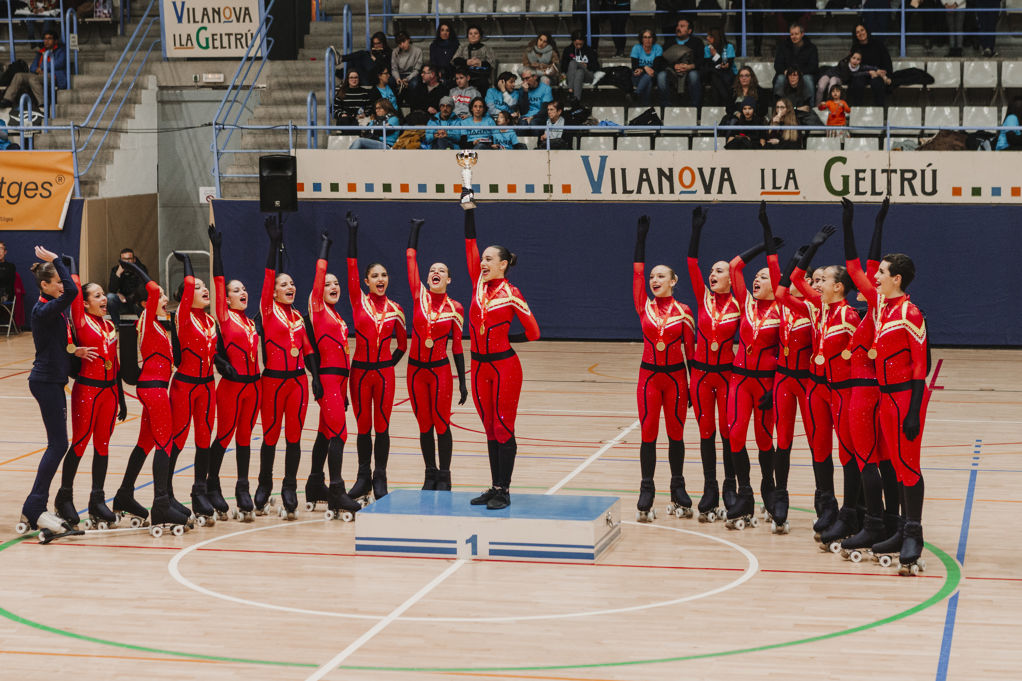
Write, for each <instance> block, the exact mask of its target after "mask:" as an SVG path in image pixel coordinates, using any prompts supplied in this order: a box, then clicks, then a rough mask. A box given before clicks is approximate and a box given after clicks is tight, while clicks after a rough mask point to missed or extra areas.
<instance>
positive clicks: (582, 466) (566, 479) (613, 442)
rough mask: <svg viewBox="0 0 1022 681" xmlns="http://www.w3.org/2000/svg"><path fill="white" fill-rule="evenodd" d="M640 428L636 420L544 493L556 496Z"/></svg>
mask: <svg viewBox="0 0 1022 681" xmlns="http://www.w3.org/2000/svg"><path fill="white" fill-rule="evenodd" d="M638 427H639V419H635V421H634V422H633V423H632V425H630V426H628V427H627V428H625V429H624V430H622V431H621V432H620V433H618V434H617V437H615V438H614V439H613V440H611V441H610V442H608V443H607V444H605V445H603V446H602V447H600V448H599V449H597V450H596V453H595V454H593V455H592V456H590V457H589V458H588V459H586V460H585V461H583V462H582V463H580V464H579V465H578V466H577V467H576V468H575V470H573V471H572V472H570V473H568V474H567V475H566V476H564V478H562V479H561V481H560V482H558V483H557V484H556V485H554V486H553V487H551V488H550V489H548V490H547V491H546V492H543V494H556V493H557V491H558V490H560V489H561V488H562V487H564V486H565V485H566V484H568V482H569V481H570V480H571V479H572V478H574V477H575V476H576V475H578V474H579V473H581V472H582V471H583V470H585V468H586V467H587V466H588V465H589V464H591V463H592V462H593V461H596V460H597V459H599V458H600V457H601V456H602V455H603V453H604V452H606V451H607V450H608V449H610V448H611V447H613V446H614V445H616V444H618V443H620V442H621V440H623V439H625V436H626V435H628V433H630V432H632V431H633V430H635V429H636V428H638Z"/></svg>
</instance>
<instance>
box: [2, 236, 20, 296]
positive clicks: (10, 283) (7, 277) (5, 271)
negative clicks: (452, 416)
mask: <svg viewBox="0 0 1022 681" xmlns="http://www.w3.org/2000/svg"><path fill="white" fill-rule="evenodd" d="M17 276H18V268H17V267H15V266H14V263H12V262H9V261H8V260H7V244H5V243H4V242H3V241H0V301H3V302H7V301H9V300H14V281H15V279H16V278H17Z"/></svg>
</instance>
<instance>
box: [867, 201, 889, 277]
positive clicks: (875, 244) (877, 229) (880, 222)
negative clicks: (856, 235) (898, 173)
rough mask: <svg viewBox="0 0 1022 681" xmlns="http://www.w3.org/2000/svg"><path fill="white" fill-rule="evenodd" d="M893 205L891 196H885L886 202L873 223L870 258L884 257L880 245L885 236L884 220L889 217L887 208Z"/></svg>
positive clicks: (881, 206)
mask: <svg viewBox="0 0 1022 681" xmlns="http://www.w3.org/2000/svg"><path fill="white" fill-rule="evenodd" d="M890 207H891V197H889V196H886V197H884V202H883V203H882V204H880V212H879V213H877V217H876V222H875V223H874V225H873V239H872V240H871V241H870V242H869V259H870V260H874V261H876V262H879V261H880V258H881V257H883V256H882V253H883V251H882V250H881V248H882V246H881V245H880V244H881V242H882V241H883V238H884V220H886V219H887V209H888V208H890Z"/></svg>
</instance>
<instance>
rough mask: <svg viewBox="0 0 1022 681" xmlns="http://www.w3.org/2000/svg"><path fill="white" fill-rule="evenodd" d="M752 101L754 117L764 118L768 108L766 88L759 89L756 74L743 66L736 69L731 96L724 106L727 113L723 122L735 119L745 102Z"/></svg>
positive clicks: (748, 67) (768, 97)
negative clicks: (736, 73)
mask: <svg viewBox="0 0 1022 681" xmlns="http://www.w3.org/2000/svg"><path fill="white" fill-rule="evenodd" d="M747 99H752V101H753V102H754V109H755V111H756V115H757V116H759V117H760V118H762V117H764V116H766V111H767V107H769V106H770V104H769V102H770V95H769V94H768V91H767V89H766V88H763V87H760V85H759V79H758V78H756V72H755V71H753V70H752V68H751V67H750V66H743V67H742V68H740V69H738V75H737V76H736V77H735V82H734V85H733V86H732V87H731V95H730V99H729V100H728V103H727V104H725V105H724V109H725V111H726V112H727V116H725V120H728V119H731V118H735V117H736V116H738V115H739V114H740V113H741V109H742V105H743V104H744V103H745V100H747Z"/></svg>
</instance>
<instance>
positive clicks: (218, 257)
mask: <svg viewBox="0 0 1022 681" xmlns="http://www.w3.org/2000/svg"><path fill="white" fill-rule="evenodd" d="M208 232H209V244H210V246H212V247H213V288H215V289H216V294H215V295H216V299H215V301H214V302H215V304H216V319H217V321H218V322H220V323H221V324H223V323H224V322H226V321H227V282H226V281H225V279H224V259H223V253H222V251H221V249H222V248H223V243H224V236H223V234H221V233H220V232H218V231H216V227H214V226H213V225H210V226H209V230H208Z"/></svg>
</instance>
